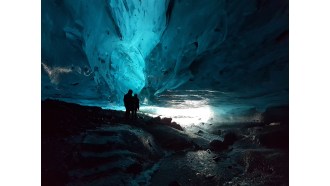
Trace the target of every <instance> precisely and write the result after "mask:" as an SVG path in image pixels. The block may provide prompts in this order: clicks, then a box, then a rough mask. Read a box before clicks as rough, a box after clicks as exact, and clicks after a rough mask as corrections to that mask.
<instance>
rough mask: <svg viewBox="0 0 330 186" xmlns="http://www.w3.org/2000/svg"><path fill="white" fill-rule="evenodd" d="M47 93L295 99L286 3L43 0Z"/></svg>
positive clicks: (105, 96) (263, 0) (253, 0)
mask: <svg viewBox="0 0 330 186" xmlns="http://www.w3.org/2000/svg"><path fill="white" fill-rule="evenodd" d="M41 25H42V35H41V37H42V43H41V44H42V56H41V62H42V67H41V68H42V97H43V98H47V97H52V98H72V99H86V100H93V99H95V100H96V99H97V100H107V101H114V102H116V101H121V99H122V96H123V94H124V93H126V92H127V90H128V89H132V90H133V91H134V92H137V93H139V94H140V95H141V96H142V97H147V98H149V97H150V96H152V95H155V94H156V95H157V94H159V93H162V92H163V91H166V90H170V89H211V90H220V91H229V92H234V93H236V94H238V95H240V96H252V97H253V96H263V95H267V94H273V95H276V96H275V98H274V99H277V100H282V101H284V102H286V101H287V95H288V66H289V65H288V1H287V0H274V1H266V0H228V1H226V0H96V1H89V0H42V20H41Z"/></svg>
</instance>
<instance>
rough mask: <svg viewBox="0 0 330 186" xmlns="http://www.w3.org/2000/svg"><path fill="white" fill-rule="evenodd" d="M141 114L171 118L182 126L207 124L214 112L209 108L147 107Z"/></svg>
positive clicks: (143, 108) (142, 109)
mask: <svg viewBox="0 0 330 186" xmlns="http://www.w3.org/2000/svg"><path fill="white" fill-rule="evenodd" d="M141 112H144V113H146V114H149V115H151V116H160V117H161V118H164V117H169V118H172V121H174V122H177V123H179V124H180V125H182V126H189V125H192V124H199V123H206V122H208V121H209V120H210V119H211V118H212V117H213V112H212V110H211V109H210V107H208V106H203V107H195V108H165V107H156V106H145V107H142V108H141Z"/></svg>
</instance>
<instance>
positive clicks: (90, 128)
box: [42, 100, 289, 186]
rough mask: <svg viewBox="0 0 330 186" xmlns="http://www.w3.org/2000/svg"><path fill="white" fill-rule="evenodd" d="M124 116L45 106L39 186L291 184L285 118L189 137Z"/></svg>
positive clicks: (159, 122) (167, 123) (156, 122)
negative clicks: (289, 180) (40, 181)
mask: <svg viewBox="0 0 330 186" xmlns="http://www.w3.org/2000/svg"><path fill="white" fill-rule="evenodd" d="M266 112H267V111H266ZM268 112H269V111H268ZM123 116H124V112H121V111H113V110H103V109H101V108H98V107H86V106H80V105H77V104H71V103H65V102H60V101H55V100H46V101H42V185H157V186H161V185H166V186H168V185H288V179H289V178H288V177H289V172H288V169H289V151H288V144H289V141H288V121H286V120H285V119H281V120H280V121H279V120H278V119H276V120H272V119H270V120H267V123H241V124H236V125H233V124H230V125H229V124H228V125H226V124H222V125H218V124H213V125H211V127H209V126H210V125H207V126H208V127H209V128H203V127H199V128H196V130H195V131H196V132H189V130H186V129H185V128H182V127H181V126H180V127H181V130H180V129H177V128H175V127H173V126H171V125H172V123H173V122H172V120H171V119H170V118H166V119H161V118H151V117H148V116H145V115H142V114H140V115H139V118H138V119H137V120H135V121H134V120H128V121H127V120H124V118H123ZM271 123H277V124H276V125H274V124H271ZM203 126H204V127H205V125H203ZM219 131H220V132H219Z"/></svg>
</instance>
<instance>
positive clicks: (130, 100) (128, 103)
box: [124, 89, 133, 119]
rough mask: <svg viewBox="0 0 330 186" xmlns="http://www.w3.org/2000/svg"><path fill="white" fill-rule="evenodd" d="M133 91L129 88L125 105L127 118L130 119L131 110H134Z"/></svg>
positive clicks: (125, 97)
mask: <svg viewBox="0 0 330 186" xmlns="http://www.w3.org/2000/svg"><path fill="white" fill-rule="evenodd" d="M132 93H133V91H132V90H131V89H129V90H128V92H127V94H125V96H124V105H125V109H126V112H125V118H126V119H129V115H130V112H131V111H132V110H133V96H132Z"/></svg>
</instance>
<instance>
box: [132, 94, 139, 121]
mask: <svg viewBox="0 0 330 186" xmlns="http://www.w3.org/2000/svg"><path fill="white" fill-rule="evenodd" d="M132 103H133V118H134V119H136V118H137V115H136V111H138V110H139V109H140V100H139V98H138V96H137V94H134V97H133V99H132Z"/></svg>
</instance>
